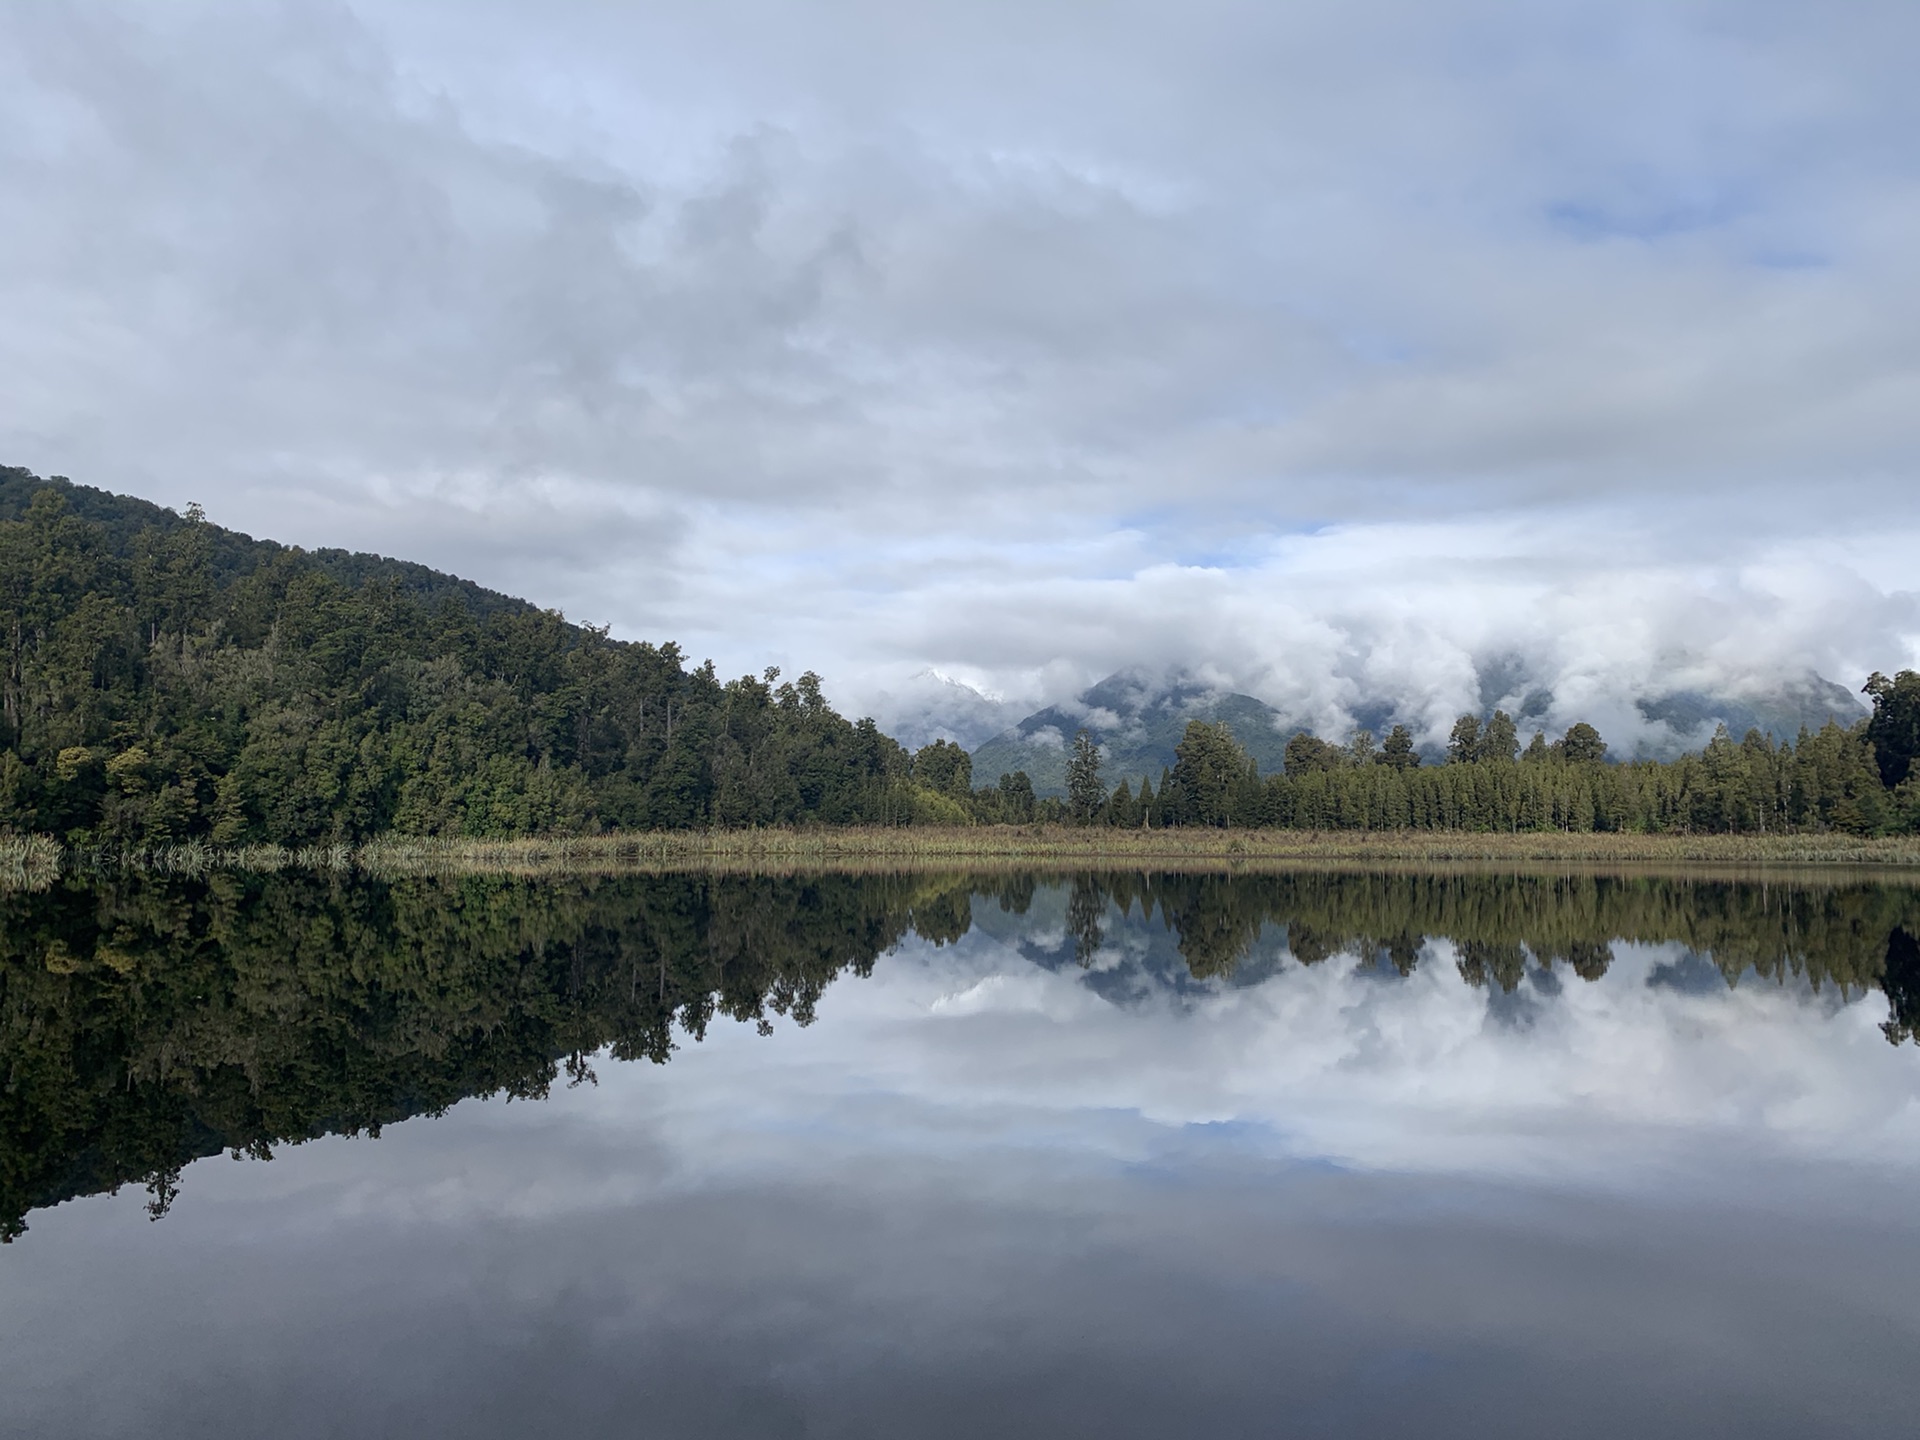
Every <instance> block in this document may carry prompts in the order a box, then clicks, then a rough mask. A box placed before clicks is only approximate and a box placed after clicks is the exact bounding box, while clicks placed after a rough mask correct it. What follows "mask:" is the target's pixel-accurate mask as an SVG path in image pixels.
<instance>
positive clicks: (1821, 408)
mask: <svg viewBox="0 0 1920 1440" xmlns="http://www.w3.org/2000/svg"><path fill="white" fill-rule="evenodd" d="M1917 53H1920V6H1915V5H1914V4H1912V3H1911V0H1886V3H1875V0H1859V3H1846V4H1840V5H1814V4H1808V3H1796V4H1777V3H1771V0H1726V3H1687V0H1658V3H1644V4H1642V3H1634V0H1606V3H1555V0H1540V3H1532V4H1526V5H1513V4H1510V3H1508V4H1494V3H1475V0H1438V3H1436V0H1327V3H1287V4H1275V3H1271V0H1266V3H1247V4H1232V3H1211V0H1187V3H1183V4H1179V5H1174V4H1166V3H1162V4H1144V3H1140V4H1108V5H1092V4H1065V3H1059V4H1035V3H1033V0H1025V3H1019V4H1014V3H998V0H964V3H961V0H952V3H948V0H924V3H918V4H911V5H901V4H897V3H886V0H845V3H831V0H823V3H813V4H794V3H790V0H789V3H773V0H700V3H697V4H695V3H689V0H676V3H661V4H640V3H634V4H619V5H616V4H612V3H589V0H546V3H543V4H541V5H539V6H529V5H525V4H508V3H505V0H497V3H490V0H457V3H456V0H440V3H427V0H423V3H417V4H376V3H343V0H335V3H283V4H271V3H244V4H241V3H234V4H197V3H188V0H170V3H169V4H167V5H165V6H157V5H152V4H125V5H111V4H94V3H83V0H65V3H62V4H59V5H33V6H28V5H9V6H5V7H3V8H0V319H3V320H4V323H3V324H0V397H3V398H0V461H4V462H5V463H12V464H20V465H26V466H29V467H31V468H33V469H35V470H38V471H40V472H42V473H64V474H67V475H70V476H71V477H73V478H74V479H76V480H79V481H82V482H84V483H90V484H96V485H100V486H104V487H106V488H109V489H115V490H125V491H131V492H134V493H137V494H141V495H145V496H149V497H151V498H153V499H156V500H159V501H161V502H163V503H167V504H172V505H175V506H183V505H184V504H185V503H186V502H188V501H189V500H198V501H200V502H202V503H203V504H205V505H206V507H207V509H208V511H209V513H210V515H211V516H212V517H213V518H214V519H216V520H218V521H220V522H222V523H225V524H228V525H232V526H234V527H236V528H239V529H243V530H248V531H251V532H253V533H255V534H260V535H269V536H272V537H275V538H278V539H282V540H287V541H291V542H295V543H301V544H308V545H321V544H336V545H346V546H351V547H355V548H364V549H373V550H379V551H383V552H386V553H390V554H397V555H402V556H406V557H408V558H413V559H419V560H424V561H427V562H429V563H431V564H434V565H437V566H440V567H442V568H446V569H450V570H454V571H456V572H458V573H460V574H463V575H467V576H470V577H472V578H474V579H476V580H479V581H481V582H483V583H485V584H488V585H492V586H495V587H497V588H500V589H505V590H509V591H512V592H515V593H518V594H523V595H525V596H527V597H529V598H531V599H533V600H535V601H538V602H539V603H541V604H545V605H552V606H559V607H561V608H563V609H564V610H565V611H566V612H567V614H568V615H569V616H571V617H573V618H576V619H579V620H586V621H593V622H602V623H610V624H611V625H612V626H613V627H614V631H615V633H616V634H619V635H622V636H627V637H633V638H649V639H656V640H657V639H669V638H671V639H678V640H679V641H680V642H681V643H682V644H683V645H684V646H685V647H686V648H687V649H688V650H689V651H690V652H692V653H693V654H694V655H696V656H706V655H712V656H713V657H714V659H715V660H716V661H717V662H718V663H719V664H720V666H721V668H722V669H723V671H725V672H727V673H739V672H741V671H745V670H748V669H753V670H758V669H759V668H761V667H763V666H765V665H768V664H779V665H782V666H784V667H786V668H787V670H788V672H789V673H793V672H795V671H797V670H799V669H802V668H807V667H813V668H816V669H819V670H822V671H824V672H825V673H826V674H827V676H828V680H829V684H830V689H831V693H833V694H834V695H835V696H836V697H837V698H839V699H840V700H841V701H842V702H843V703H845V704H847V705H850V706H853V707H856V708H869V707H877V708H879V709H880V710H881V711H882V715H883V718H885V717H886V714H887V712H888V710H889V707H892V708H895V709H898V708H899V707H900V706H902V705H904V704H907V703H909V702H908V700H907V699H906V698H905V697H907V696H908V695H909V694H910V692H912V691H913V689H914V684H915V683H916V682H911V681H910V680H909V677H911V676H914V675H915V674H917V673H921V672H925V671H928V670H929V669H931V670H934V671H937V672H938V673H940V674H943V675H948V676H952V677H955V678H958V679H960V680H964V681H966V682H969V683H972V684H974V685H977V686H979V687H981V688H983V689H985V690H987V691H989V692H991V693H993V694H996V695H999V696H1003V697H1005V698H1006V699H1007V701H1008V702H1009V703H1010V704H1012V705H1015V706H1018V707H1020V708H1025V707H1027V706H1028V705H1029V704H1031V703H1033V702H1036V701H1038V700H1041V699H1054V698H1058V697H1059V696H1061V695H1063V694H1066V693H1069V692H1071V691H1073V690H1075V689H1077V688H1079V686H1081V685H1082V684H1084V683H1085V682H1086V681H1088V680H1090V679H1094V678H1098V677H1099V676H1100V675H1102V674H1104V673H1106V672H1107V671H1109V670H1112V669H1115V668H1117V667H1120V666H1123V665H1127V664H1140V665H1146V666H1160V665H1167V664H1174V663H1183V664H1186V665H1188V666H1190V667H1192V668H1195V669H1197V670H1200V671H1201V672H1202V673H1205V674H1210V675H1212V676H1214V677H1216V678H1218V679H1220V680H1222V681H1225V682H1231V683H1233V684H1235V685H1237V686H1240V687H1243V688H1248V689H1251V690H1253V691H1254V692H1255V693H1259V694H1262V695H1263V696H1265V697H1267V698H1269V699H1273V700H1276V701H1280V702H1283V703H1286V704H1288V705H1289V706H1291V707H1293V708H1295V709H1296V710H1299V711H1303V712H1305V711H1310V712H1312V713H1314V714H1316V715H1319V716H1321V717H1324V719H1325V722H1326V723H1327V724H1328V725H1329V726H1333V725H1336V724H1337V723H1338V722H1339V719H1340V716H1341V714H1342V711H1343V707H1344V706H1347V705H1350V704H1353V703H1356V702H1358V701H1361V700H1365V699H1368V698H1370V697H1373V696H1377V695H1380V694H1396V695H1401V696H1404V697H1406V698H1408V699H1409V700H1410V701H1412V702H1413V703H1416V704H1422V705H1430V706H1431V708H1432V710H1433V713H1434V714H1435V715H1437V716H1438V715H1444V714H1447V713H1451V711H1452V710H1453V709H1455V708H1459V707H1461V706H1463V705H1464V704H1466V703H1468V702H1470V701H1471V700H1472V699H1473V698H1474V692H1475V686H1474V680H1473V673H1474V663H1475V660H1476V658H1477V659H1479V660H1481V661H1483V662H1484V661H1485V660H1486V659H1488V658H1490V657H1494V656H1500V655H1513V656H1518V657H1520V659H1521V660H1522V661H1523V662H1524V663H1525V664H1526V665H1527V666H1528V667H1530V668H1531V670H1532V671H1533V672H1534V673H1535V674H1537V675H1538V676H1540V677H1541V678H1543V679H1544V680H1546V681H1547V682H1549V683H1551V684H1552V685H1553V686H1554V688H1555V690H1556V694H1557V695H1559V696H1560V697H1561V705H1562V708H1563V709H1567V708H1568V707H1573V706H1577V705H1579V704H1582V703H1586V700H1587V697H1591V696H1596V695H1599V694H1602V693H1606V694H1611V695H1614V696H1615V697H1619V696H1629V695H1632V694H1637V693H1642V692H1645V691H1648V690H1652V689H1658V688H1660V687H1663V686H1670V685H1675V684H1691V685H1719V686H1723V687H1731V688H1733V689H1736V690H1737V689H1739V688H1741V687H1742V686H1750V685H1752V684H1754V683H1757V682H1758V681H1759V680H1760V679H1761V678H1762V677H1764V676H1766V675H1768V674H1771V673H1774V672H1776V671H1780V670H1785V671H1790V672H1799V671H1804V670H1806V669H1816V670H1819V671H1820V672H1822V673H1824V674H1826V675H1828V676H1830V677H1832V678H1834V679H1837V680H1841V681H1843V682H1845V683H1847V684H1849V685H1853V686H1857V685H1858V684H1859V683H1860V680H1861V679H1862V678H1864V676H1865V673H1866V672H1867V671H1868V670H1870V669H1873V668H1883V669H1891V668H1894V667H1897V666H1899V665H1902V664H1910V663H1913V662H1914V661H1915V660H1916V658H1920V604H1917V603H1916V599H1915V595H1914V592H1913V590H1912V588H1911V587H1912V584H1913V582H1912V579H1911V576H1912V573H1913V561H1912V558H1911V557H1912V556H1913V555H1914V554H1915V542H1916V540H1920V487H1916V485H1915V483H1914V478H1915V473H1916V462H1917V461H1920V266H1916V263H1915V256H1916V254H1917V253H1920V247H1917V246H1916V241H1917V240H1920V184H1917V183H1916V181H1917V180H1920V143H1917V142H1916V141H1915V139H1914V137H1915V136H1916V135H1920V88H1917V87H1915V86H1914V85H1913V83H1912V77H1911V62H1912V57H1913V56H1914V55H1915V54H1917ZM917 683H918V684H919V685H920V688H921V689H922V690H924V688H925V682H924V681H922V682H917ZM889 696H891V697H892V698H891V699H889V698H888V697H889ZM1569 713H1570V712H1569ZM1563 718H1564V717H1563Z"/></svg>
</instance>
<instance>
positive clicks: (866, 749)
mask: <svg viewBox="0 0 1920 1440" xmlns="http://www.w3.org/2000/svg"><path fill="white" fill-rule="evenodd" d="M0 645H4V647H5V656H4V675H3V676H0V834H3V833H6V832H14V833H34V834H46V835H52V836H55V837H58V838H59V839H61V840H62V841H64V842H66V843H68V844H71V845H78V846H84V847H94V848H103V849H114V848H118V849H126V848H130V847H137V846H152V845H167V844H174V843H180V842H185V841H211V842H213V843H216V844H246V843H252V842H270V843H277V844H282V845H291V846H298V845H307V844H322V843H333V844H337V843H355V842H359V841H363V840H365V839H368V838H370V837H372V836H375V835H380V834H385V833H389V832H399V833H403V834H421V835H466V836H509V835H529V834H550V833H596V832H601V831H607V830H647V829H685V828H690V827H708V826H722V827H733V826H753V825H808V824H820V825H871V824H880V825H903V824H928V823H934V824H992V823H1026V822H1029V821H1034V820H1043V821H1061V820H1065V821H1069V822H1074V823H1080V824H1105V825H1128V826H1177V825H1208V826H1226V825H1244V826H1256V827H1292V828H1298V829H1310V830H1349V829H1364V830H1387V829H1465V830H1547V829H1556V830H1631V831H1649V832H1651V831H1670V832H1725V831H1732V832H1756V833H1771V832H1784V831H1809V830H1811V831H1828V830H1831V831H1840V832H1845V833H1851V834H1863V835H1869V834H1890V833H1912V832H1914V831H1916V830H1920V772H1916V773H1914V774H1912V775H1910V774H1909V770H1910V768H1911V766H1912V761H1913V759H1914V757H1915V755H1916V754H1920V675H1915V674H1914V673H1913V672H1911V671H1902V672H1900V673H1899V674H1898V675H1897V676H1895V677H1894V678H1893V679H1887V678H1885V677H1884V676H1879V675H1876V676H1874V677H1873V679H1872V681H1870V682H1869V684H1868V687H1867V692H1868V694H1869V695H1870V697H1871V698H1872V700H1873V705H1874V710H1873V714H1872V716H1871V717H1870V718H1869V719H1866V720H1863V721H1862V722H1861V723H1860V724H1858V725H1856V726H1853V727H1851V728H1842V727H1841V726H1839V725H1837V724H1829V725H1828V726H1827V727H1825V728H1824V729H1822V730H1820V731H1819V732H1817V733H1804V732H1803V733H1802V734H1801V735H1800V737H1799V738H1798V739H1797V740H1796V741H1794V742H1792V743H1790V744H1782V745H1776V744H1775V743H1774V742H1773V741H1772V740H1771V739H1770V738H1768V737H1767V736H1765V735H1764V734H1761V733H1760V732H1758V731H1750V732H1748V733H1747V734H1746V735H1745V736H1744V737H1740V738H1735V737H1734V736H1731V735H1728V734H1726V733H1725V732H1724V731H1723V732H1722V733H1720V734H1718V735H1716V736H1715V737H1714V738H1713V739H1712V740H1711V742H1710V743H1709V744H1708V745H1707V746H1706V747H1705V749H1704V751H1702V752H1701V753H1699V754H1696V755H1688V756H1683V757H1682V758H1680V759H1678V760H1675V761H1669V762H1654V761H1632V762H1625V763H1616V762H1615V761H1613V760H1612V759H1611V758H1609V757H1608V755H1607V747H1606V743H1605V741H1604V740H1603V739H1602V738H1601V737H1600V736H1599V735H1598V734H1597V733H1595V732H1594V730H1593V728H1592V727H1591V726H1588V725H1575V726H1573V727H1572V728H1570V729H1569V730H1568V731H1567V732H1566V733H1565V734H1563V735H1562V736H1561V737H1560V738H1559V739H1557V740H1553V741H1551V742H1550V741H1549V740H1548V739H1547V737H1546V736H1545V735H1535V736H1533V737H1532V742H1531V743H1530V744H1528V745H1526V746H1524V747H1523V746H1522V744H1521V740H1520V736H1519V734H1518V732H1517V729H1516V727H1515V724H1514V722H1513V721H1512V719H1511V718H1509V717H1508V716H1507V715H1505V714H1504V713H1502V712H1499V711H1495V712H1494V713H1493V714H1492V715H1491V716H1488V717H1484V718H1483V717H1479V716H1474V715H1463V716H1461V717H1460V720H1459V723H1458V724H1456V725H1455V727H1454V731H1453V734H1452V737H1451V740H1450V743H1449V745H1448V747H1447V754H1446V756H1445V760H1444V763H1440V764H1427V763H1423V760H1422V756H1421V753H1420V751H1419V749H1418V748H1417V747H1416V744H1415V738H1414V737H1413V736H1412V735H1411V734H1409V733H1408V731H1407V730H1406V729H1405V727H1403V726H1396V727H1394V729H1393V731H1392V733H1390V734H1389V735H1387V736H1386V737H1384V740H1382V741H1381V742H1379V743H1376V741H1375V738H1374V737H1373V736H1371V735H1369V734H1367V733H1366V732H1364V731H1363V732H1360V733H1358V734H1355V735H1353V736H1351V737H1348V738H1347V739H1346V741H1345V742H1344V743H1340V744H1335V743H1333V742H1331V741H1327V740H1323V739H1320V738H1317V737H1315V736H1312V735H1306V734H1301V735H1296V736H1295V737H1294V738H1293V739H1292V741H1290V742H1289V743H1288V745H1287V747H1286V754H1285V763H1284V766H1283V767H1282V769H1281V770H1280V771H1279V772H1277V773H1274V774H1269V775H1262V774H1261V773H1260V771H1259V769H1258V767H1257V766H1256V765H1255V763H1254V762H1253V760H1252V759H1251V758H1250V757H1249V756H1248V755H1247V754H1246V752H1245V751H1244V749H1243V748H1242V747H1241V746H1240V745H1239V744H1238V743H1237V742H1236V741H1235V739H1234V736H1233V734H1232V732H1231V730H1230V729H1229V728H1228V727H1227V726H1226V725H1224V724H1217V723H1209V722H1206V721H1198V720H1196V721H1194V722H1192V723H1191V724H1189V725H1188V726H1187V730H1186V735H1185V738H1184V739H1183V740H1182V742H1181V743H1180V745H1179V746H1178V748H1177V752H1176V754H1177V760H1176V763H1175V764H1174V765H1173V766H1171V767H1169V768H1168V769H1166V770H1165V771H1163V772H1162V774H1161V775H1160V776H1159V777H1158V780H1157V781H1156V780H1155V779H1154V777H1152V776H1141V777H1138V781H1137V783H1136V782H1135V780H1134V778H1133V777H1125V778H1122V777H1112V776H1104V775H1103V773H1102V772H1103V756H1102V754H1101V752H1100V750H1099V749H1098V747H1097V746H1095V745H1093V744H1092V742H1091V741H1090V740H1089V739H1088V738H1087V737H1086V736H1084V735H1082V736H1081V737H1079V738H1078V740H1077V742H1076V744H1075V746H1074V748H1073V751H1072V754H1071V756H1070V759H1069V763H1068V772H1067V778H1068V786H1067V788H1068V794H1067V796H1066V798H1065V799H1053V798H1036V796H1035V794H1034V789H1033V786H1032V784H1031V782H1030V781H1029V779H1028V777H1027V776H1026V775H1025V774H1024V773H1021V772H1017V771H1016V772H1013V773H1011V774H1006V775H1001V776H999V777H998V778H997V779H990V778H989V777H981V778H982V779H985V780H988V782H989V783H985V784H981V785H976V784H975V783H974V781H975V776H974V774H973V759H972V757H971V756H970V755H969V754H968V753H967V751H966V750H965V749H963V748H962V747H960V746H958V745H955V744H952V743H951V742H948V741H944V740H942V741H936V742H934V743H933V744H931V745H928V746H925V747H923V748H922V749H921V750H920V751H919V752H918V753H917V754H912V755H909V754H908V752H907V751H906V750H905V749H904V748H903V747H901V746H900V745H899V744H898V743H896V742H895V741H894V740H892V739H891V738H889V737H888V736H886V735H884V734H882V733H881V732H880V730H879V729H878V727H877V726H875V724H874V723H873V722H872V721H871V720H860V721H857V722H855V721H850V720H848V719H846V718H845V717H843V716H841V715H839V714H838V713H836V712H835V711H834V710H833V708H832V707H831V706H830V705H828V704H827V702H826V700H825V698H824V696H823V694H822V690H821V681H820V678H819V677H818V676H816V675H814V674H812V673H808V674H805V675H801V676H799V677H798V678H797V679H794V680H790V681H782V680H781V678H780V676H779V674H778V672H777V671H774V670H768V671H767V672H766V673H765V674H763V675H760V676H751V675H748V676H742V677H740V678H739V679H734V680H724V681H723V680H722V679H721V678H720V677H719V676H718V675H717V674H716V673H715V671H714V668H713V666H712V665H711V664H710V663H708V664H703V665H698V666H690V665H689V664H688V663H687V661H686V659H685V658H684V657H683V656H682V654H681V653H680V651H679V649H678V647H676V646H675V645H673V644H671V643H665V644H660V645H654V644H648V643H644V642H625V641H618V640H614V639H612V638H611V637H610V636H609V635H608V634H607V633H606V631H605V630H603V629H597V628H595V627H592V626H585V625H576V624H572V623H569V622H568V621H567V620H565V619H564V618H563V617H562V616H560V615H559V614H557V613H554V612H550V611H543V610H539V609H537V608H535V607H534V606H531V605H529V604H527V603H525V602H523V601H519V600H514V599H511V598H510V597H507V596H504V595H499V594H496V593H494V592H491V591H487V590H484V589H481V588H480V587H478V586H475V585H472V584H469V583H467V582H465V581H461V580H457V579H455V578H453V577H451V576H447V575H443V574H440V573H438V572H435V571H432V570H429V569H427V568H425V567H424V566H419V565H412V564H407V563H404V562H400V561H394V560H387V559H382V558H379V557H375V556H369V555H355V554H349V553H347V552H345V551H338V550H319V551H305V550H301V549H298V548H292V547H287V546H282V545H278V544H275V543H273V542H271V541H260V540H254V539H251V538H249V537H247V536H245V535H240V534H237V533H235V532H233V531H230V530H225V529H222V528H221V527H219V526H217V525H214V524H212V523H210V522H209V521H208V520H207V519H206V518H205V517H204V516H203V515H202V514H200V512H199V511H198V510H197V509H194V508H190V509H189V512H188V513H187V514H186V515H184V516H181V515H176V514H174V513H173V512H172V511H169V510H165V509H162V508H160V507H159V506H155V505H151V504H148V503H146V502H144V501H140V500H135V499H130V498H127V497H124V496H115V495H110V494H107V493H105V492H103V491H99V490H93V489H89V488H87V487H84V486H77V485H73V484H71V483H70V482H68V481H66V480H64V479H61V478H59V477H55V478H53V479H50V480H42V479H40V478H38V477H36V476H34V475H31V474H29V473H28V472H26V471H24V470H7V469H0ZM1115 779H1118V780H1119V783H1118V784H1117V785H1115V784H1113V781H1114V780H1115Z"/></svg>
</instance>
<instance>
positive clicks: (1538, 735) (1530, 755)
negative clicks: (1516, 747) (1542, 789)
mask: <svg viewBox="0 0 1920 1440" xmlns="http://www.w3.org/2000/svg"><path fill="white" fill-rule="evenodd" d="M1551 753H1552V751H1550V750H1549V749H1548V748H1547V732H1546V731H1544V730H1536V731H1534V732H1533V739H1531V740H1529V741H1528V742H1527V753H1526V754H1524V755H1522V756H1521V757H1520V758H1521V759H1522V760H1525V761H1526V762H1527V763H1528V764H1530V765H1537V764H1539V763H1540V762H1541V761H1542V760H1544V759H1546V758H1547V756H1548V755H1550V754H1551Z"/></svg>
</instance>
